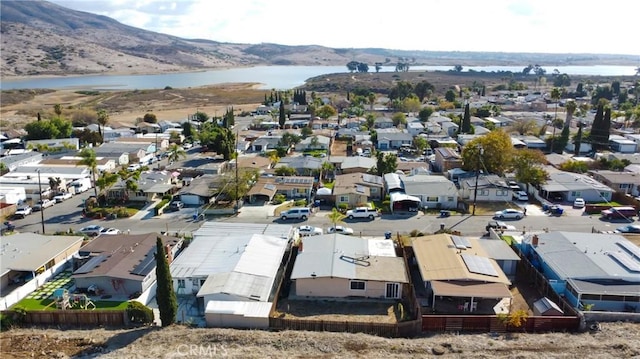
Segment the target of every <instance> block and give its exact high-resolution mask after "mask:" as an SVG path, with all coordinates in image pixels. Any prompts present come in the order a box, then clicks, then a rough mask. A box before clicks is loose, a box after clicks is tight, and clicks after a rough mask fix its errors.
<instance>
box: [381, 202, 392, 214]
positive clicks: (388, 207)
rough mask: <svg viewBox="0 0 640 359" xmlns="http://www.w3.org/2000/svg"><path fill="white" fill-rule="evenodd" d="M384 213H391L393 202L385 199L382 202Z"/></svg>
mask: <svg viewBox="0 0 640 359" xmlns="http://www.w3.org/2000/svg"><path fill="white" fill-rule="evenodd" d="M380 210H381V211H382V212H386V213H390V212H391V201H389V200H387V199H385V200H384V201H382V208H380Z"/></svg>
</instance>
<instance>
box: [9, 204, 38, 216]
mask: <svg viewBox="0 0 640 359" xmlns="http://www.w3.org/2000/svg"><path fill="white" fill-rule="evenodd" d="M32 212H33V209H32V208H31V207H29V206H22V207H18V209H17V210H16V213H14V214H13V215H14V216H16V217H20V218H25V217H26V216H28V215H30V214H31V213H32Z"/></svg>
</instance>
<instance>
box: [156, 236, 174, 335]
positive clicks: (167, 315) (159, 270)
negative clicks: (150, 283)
mask: <svg viewBox="0 0 640 359" xmlns="http://www.w3.org/2000/svg"><path fill="white" fill-rule="evenodd" d="M155 257H156V280H157V288H156V302H157V303H158V310H159V311H160V321H162V326H163V327H167V326H170V325H171V324H173V323H175V322H176V317H177V314H178V300H177V298H176V292H174V291H173V278H172V277H171V271H170V270H169V261H168V260H167V253H165V250H164V245H163V244H162V239H160V237H157V238H156V253H155Z"/></svg>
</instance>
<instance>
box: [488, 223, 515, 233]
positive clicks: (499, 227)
mask: <svg viewBox="0 0 640 359" xmlns="http://www.w3.org/2000/svg"><path fill="white" fill-rule="evenodd" d="M491 228H493V229H495V230H498V231H515V230H516V226H512V225H510V224H506V223H504V222H501V221H489V222H488V223H487V226H486V227H485V229H486V230H487V232H489V229H491Z"/></svg>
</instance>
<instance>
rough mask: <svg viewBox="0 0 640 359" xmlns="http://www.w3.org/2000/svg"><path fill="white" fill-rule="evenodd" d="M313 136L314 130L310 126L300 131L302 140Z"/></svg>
mask: <svg viewBox="0 0 640 359" xmlns="http://www.w3.org/2000/svg"><path fill="white" fill-rule="evenodd" d="M312 134H313V129H312V128H311V127H309V126H304V127H303V128H302V129H301V130H300V135H302V138H307V137H309V136H311V135H312Z"/></svg>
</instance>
